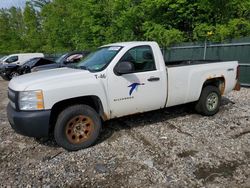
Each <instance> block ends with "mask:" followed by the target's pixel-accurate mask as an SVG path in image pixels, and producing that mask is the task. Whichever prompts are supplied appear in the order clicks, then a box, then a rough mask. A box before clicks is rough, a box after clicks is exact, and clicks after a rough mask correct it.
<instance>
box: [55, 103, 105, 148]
mask: <svg viewBox="0 0 250 188" xmlns="http://www.w3.org/2000/svg"><path fill="white" fill-rule="evenodd" d="M100 131H101V119H100V116H99V115H98V114H97V113H96V111H95V110H94V109H93V108H91V107H90V106H87V105H74V106H70V107H68V108H66V109H65V110H63V111H62V112H61V113H60V114H59V116H58V118H57V122H56V125H55V129H54V137H55V140H56V142H57V144H58V145H59V146H61V147H63V148H64V149H66V150H68V151H77V150H80V149H84V148H87V147H89V146H91V145H93V144H94V143H95V142H96V140H97V138H98V136H99V134H100Z"/></svg>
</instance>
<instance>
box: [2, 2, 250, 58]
mask: <svg viewBox="0 0 250 188" xmlns="http://www.w3.org/2000/svg"><path fill="white" fill-rule="evenodd" d="M249 35H250V1H249V0H123V1H121V0H84V1H83V0H72V1H68V0H53V1H50V0H30V1H27V3H26V6H25V7H24V8H23V9H21V8H15V7H12V8H10V9H1V10H0V54H8V53H14V52H35V51H39V52H40V51H42V52H46V53H56V52H63V51H71V50H84V49H93V48H95V47H97V46H100V45H103V44H106V43H111V42H118V41H131V40H155V41H157V42H158V43H159V44H160V45H162V46H170V45H174V44H176V43H180V42H186V41H204V40H210V41H214V42H222V41H225V40H227V39H232V38H239V37H244V36H249Z"/></svg>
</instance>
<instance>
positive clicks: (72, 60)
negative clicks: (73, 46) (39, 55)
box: [33, 51, 89, 72]
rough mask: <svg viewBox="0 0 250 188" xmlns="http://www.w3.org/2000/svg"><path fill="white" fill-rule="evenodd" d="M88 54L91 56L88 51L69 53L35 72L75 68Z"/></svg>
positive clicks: (39, 67)
mask: <svg viewBox="0 0 250 188" xmlns="http://www.w3.org/2000/svg"><path fill="white" fill-rule="evenodd" d="M88 54H89V52H88V51H78V52H69V53H66V54H63V55H62V56H60V57H59V58H57V59H56V60H55V63H54V64H49V65H42V66H37V67H36V68H34V69H33V71H34V72H36V71H41V70H47V69H55V68H61V67H66V66H74V65H75V64H76V63H78V62H79V61H81V60H82V59H83V58H85V57H86V56H87V55H88Z"/></svg>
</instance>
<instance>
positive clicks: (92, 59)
mask: <svg viewBox="0 0 250 188" xmlns="http://www.w3.org/2000/svg"><path fill="white" fill-rule="evenodd" d="M121 49H122V47H121V46H109V47H103V48H99V49H97V50H96V51H95V52H93V53H91V54H89V55H88V56H87V57H86V58H85V59H84V60H82V61H81V62H79V63H78V64H77V65H76V67H77V68H82V69H87V70H89V71H100V70H103V69H104V68H105V67H106V66H107V65H108V64H109V63H110V62H111V61H112V59H113V58H114V57H115V56H116V54H118V52H119V51H120V50H121Z"/></svg>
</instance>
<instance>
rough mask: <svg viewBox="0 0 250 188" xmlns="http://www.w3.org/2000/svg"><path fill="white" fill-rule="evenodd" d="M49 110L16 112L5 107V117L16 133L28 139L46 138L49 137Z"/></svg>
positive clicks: (9, 107) (9, 106)
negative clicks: (28, 137)
mask: <svg viewBox="0 0 250 188" xmlns="http://www.w3.org/2000/svg"><path fill="white" fill-rule="evenodd" d="M50 113H51V111H50V110H46V111H32V112H18V111H16V110H15V109H14V108H12V107H11V105H10V104H8V106H7V116H8V120H9V123H10V125H11V127H12V128H13V129H14V130H15V131H16V132H17V133H20V134H22V135H25V136H30V137H36V138H40V137H46V136H48V135H49V130H50V126H49V120H50Z"/></svg>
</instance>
